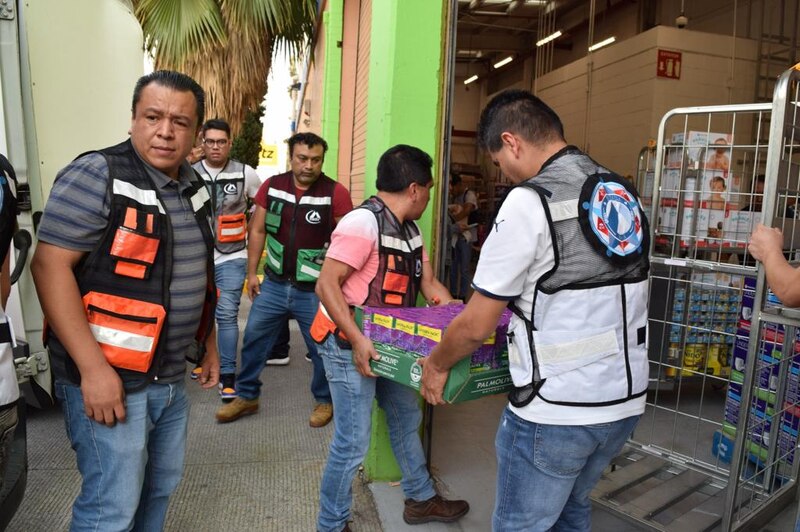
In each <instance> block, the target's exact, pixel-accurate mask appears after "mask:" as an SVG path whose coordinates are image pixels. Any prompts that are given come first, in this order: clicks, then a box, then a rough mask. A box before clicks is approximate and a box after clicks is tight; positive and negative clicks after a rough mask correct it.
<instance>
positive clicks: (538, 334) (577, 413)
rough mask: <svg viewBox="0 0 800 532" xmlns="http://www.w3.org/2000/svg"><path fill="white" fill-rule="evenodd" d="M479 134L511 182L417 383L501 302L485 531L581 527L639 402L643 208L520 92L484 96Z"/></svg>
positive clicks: (428, 389) (481, 336) (490, 319)
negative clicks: (459, 305) (491, 503)
mask: <svg viewBox="0 0 800 532" xmlns="http://www.w3.org/2000/svg"><path fill="white" fill-rule="evenodd" d="M478 139H479V142H480V144H481V145H482V147H483V148H485V149H486V150H487V152H488V154H489V156H490V157H491V159H492V161H493V162H494V163H495V164H496V165H498V166H499V167H500V170H501V171H502V172H503V174H504V175H505V176H506V177H508V178H509V179H510V180H511V181H512V182H513V183H515V184H518V186H516V187H514V189H513V190H511V192H510V193H509V194H508V195H507V196H506V199H505V200H504V201H503V204H502V206H501V207H500V209H499V211H498V213H497V217H496V218H495V221H494V223H493V226H492V228H491V230H490V232H489V236H488V237H487V239H486V242H485V243H484V245H483V248H482V251H481V256H480V259H479V260H478V267H477V270H476V272H475V277H474V278H473V281H472V286H473V288H474V289H475V291H474V293H473V294H472V297H471V298H470V300H469V303H467V306H466V307H465V309H464V310H463V311H462V313H461V314H460V315H459V316H457V317H456V318H455V319H454V320H453V322H452V323H451V324H450V326H449V327H448V328H447V332H446V333H445V335H444V337H443V338H442V342H441V343H440V344H439V345H438V346H437V347H436V349H434V351H433V352H432V353H431V355H430V357H429V358H428V359H427V360H425V361H424V365H423V374H422V386H421V392H422V395H423V396H424V397H425V399H426V400H428V401H429V402H430V403H432V404H440V403H442V402H443V401H442V389H443V387H444V383H445V380H446V379H447V372H448V370H449V369H450V368H451V367H452V366H453V365H454V364H455V363H456V362H457V361H458V360H460V359H462V358H464V357H466V356H469V354H470V353H472V352H473V351H475V349H476V348H478V347H479V346H480V345H481V344H482V343H483V341H484V340H485V339H486V338H487V337H488V336H489V335H490V334H491V333H492V332H493V331H494V330H495V327H496V325H497V322H498V320H499V318H500V315H501V313H502V312H503V310H504V309H505V308H506V306H507V305H508V304H509V302H511V308H512V310H513V311H514V315H513V317H512V318H511V323H510V324H509V327H508V331H509V332H508V339H509V344H508V360H509V370H510V373H511V379H512V381H513V383H514V389H513V390H512V391H511V393H510V394H509V403H510V404H509V405H508V407H507V408H506V410H505V411H504V412H503V415H502V419H501V421H500V426H499V428H498V430H497V439H496V442H495V447H496V450H497V493H496V497H495V507H494V515H493V518H492V530H494V531H495V532H505V531H516V530H528V531H545V530H551V529H552V530H590V529H591V502H590V500H589V494H590V493H591V491H592V488H593V487H594V485H595V484H596V483H597V481H598V479H599V478H600V475H601V474H602V472H603V470H604V469H605V468H606V466H607V465H608V464H609V462H610V461H611V459H612V458H613V457H614V456H616V455H617V453H619V451H620V450H621V449H622V446H623V445H624V444H625V441H626V440H627V438H628V436H629V435H630V434H631V432H632V431H633V428H634V427H635V426H636V423H637V422H638V420H639V417H640V416H641V414H642V413H643V412H644V409H645V394H646V392H647V384H648V370H649V368H648V360H647V349H646V345H645V341H646V338H647V330H646V325H647V293H648V287H647V274H648V270H649V262H648V256H647V252H648V248H649V244H648V239H649V229H648V225H647V219H646V218H645V216H644V213H643V211H642V208H641V204H640V203H639V198H638V195H637V193H636V190H635V189H634V187H633V185H631V184H630V182H628V181H627V180H626V179H624V178H622V177H620V176H619V175H617V174H615V173H613V172H611V171H609V170H607V169H606V168H603V167H602V166H600V165H599V164H598V163H596V162H595V161H593V160H592V159H591V158H590V157H589V156H588V155H586V154H585V153H583V152H581V151H580V150H579V149H578V148H576V147H574V146H569V145H567V143H566V141H565V140H564V129H563V126H562V125H561V120H560V119H559V118H558V115H556V113H555V112H554V111H553V110H552V109H550V107H548V106H547V105H546V104H545V103H544V102H542V101H541V100H540V99H539V98H537V97H535V96H534V95H532V94H531V93H529V92H527V91H520V90H513V91H505V92H503V93H501V94H499V95H497V96H495V97H494V98H493V99H492V100H491V101H490V102H489V104H488V105H487V106H486V109H484V111H483V113H482V114H481V119H480V123H479V125H478Z"/></svg>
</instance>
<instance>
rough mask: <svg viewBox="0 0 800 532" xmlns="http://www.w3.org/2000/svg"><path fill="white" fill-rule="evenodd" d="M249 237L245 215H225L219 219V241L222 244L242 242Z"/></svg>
mask: <svg viewBox="0 0 800 532" xmlns="http://www.w3.org/2000/svg"><path fill="white" fill-rule="evenodd" d="M246 236H247V218H246V217H245V215H244V213H239V214H223V215H220V216H218V217H217V240H219V241H220V242H221V243H228V242H242V241H244V239H245V237H246Z"/></svg>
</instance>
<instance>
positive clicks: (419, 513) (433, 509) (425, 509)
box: [403, 495, 469, 525]
mask: <svg viewBox="0 0 800 532" xmlns="http://www.w3.org/2000/svg"><path fill="white" fill-rule="evenodd" d="M467 512H469V503H468V502H467V501H448V500H447V499H445V498H444V497H442V496H441V495H434V496H433V497H431V498H430V499H428V500H427V501H420V502H417V501H415V500H413V499H406V502H405V508H404V509H403V521H405V522H406V523H408V524H409V525H419V524H422V523H430V522H431V521H438V522H440V523H452V522H453V521H456V520H458V519H459V518H461V517H463V516H464V515H466V514H467Z"/></svg>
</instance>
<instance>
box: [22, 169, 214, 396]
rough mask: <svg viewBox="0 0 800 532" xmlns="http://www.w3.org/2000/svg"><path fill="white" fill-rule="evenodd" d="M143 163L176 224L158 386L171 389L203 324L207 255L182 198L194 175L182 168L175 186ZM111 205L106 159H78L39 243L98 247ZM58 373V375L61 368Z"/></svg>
mask: <svg viewBox="0 0 800 532" xmlns="http://www.w3.org/2000/svg"><path fill="white" fill-rule="evenodd" d="M142 162H143V163H144V167H145V169H146V170H147V173H148V175H149V176H150V178H151V179H152V180H153V182H154V183H155V185H156V187H157V188H158V191H159V194H160V196H161V199H162V201H163V203H164V208H165V210H166V212H167V214H168V215H169V217H170V221H171V224H172V233H173V250H172V252H173V253H172V255H173V265H172V279H171V282H170V288H169V291H170V303H169V308H168V309H167V322H166V323H167V337H166V339H165V340H166V346H165V347H166V348H165V350H164V355H163V359H162V363H161V368H160V369H159V372H158V375H157V378H158V380H159V381H160V382H165V383H169V382H176V381H179V380H181V379H182V378H183V373H184V372H185V370H186V362H185V357H186V353H187V350H188V349H189V347H190V346H191V345H192V342H193V341H194V337H195V335H196V333H197V329H198V327H199V324H200V318H201V314H202V310H203V302H204V300H205V290H206V276H207V272H206V257H207V249H206V245H205V242H204V240H203V234H202V232H201V231H200V227H199V226H198V225H197V222H196V219H195V217H194V213H193V210H192V206H191V205H190V204H189V202H188V201H187V200H186V199H185V198H183V196H182V192H183V191H184V190H186V189H187V188H189V182H190V180H191V178H192V177H193V176H194V170H192V168H191V166H189V164H188V163H184V164H183V165H182V166H181V168H180V172H179V179H178V180H177V181H176V180H173V179H171V178H170V177H168V176H167V175H166V174H164V173H162V172H160V171H158V170H156V169H155V168H153V167H152V166H150V165H148V164H147V163H146V162H144V161H143V160H142ZM110 205H111V197H110V194H109V191H108V164H107V163H106V159H105V157H103V156H102V155H101V154H99V153H90V154H88V155H85V156H83V157H80V158H79V159H76V160H75V161H73V162H71V163H70V164H69V165H67V166H66V167H65V168H64V169H63V170H61V171H60V172H59V173H58V176H57V177H56V181H55V183H54V184H53V189H52V190H51V192H50V197H49V198H48V200H47V206H46V207H45V210H44V214H43V215H42V220H41V224H40V225H39V232H38V238H39V240H41V241H43V242H47V243H48V244H52V245H54V246H58V247H62V248H65V249H70V250H73V251H84V252H87V253H88V252H90V251H92V250H93V249H94V247H95V246H96V245H97V243H98V242H99V241H100V238H101V237H102V235H103V232H104V231H105V229H106V226H107V225H108V216H109V214H110ZM120 282H124V279H122V278H121V279H120ZM54 369H55V370H56V373H57V374H58V368H54Z"/></svg>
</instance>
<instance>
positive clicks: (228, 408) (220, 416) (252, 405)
mask: <svg viewBox="0 0 800 532" xmlns="http://www.w3.org/2000/svg"><path fill="white" fill-rule="evenodd" d="M256 412H258V399H242V398H241V397H237V398H236V399H234V400H233V401H231V402H230V403H227V404H224V405H222V406H221V407H220V408H219V410H217V415H216V418H217V421H219V422H220V423H229V422H231V421H236V420H237V419H239V418H240V417H242V416H246V415H248V414H255V413H256Z"/></svg>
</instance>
